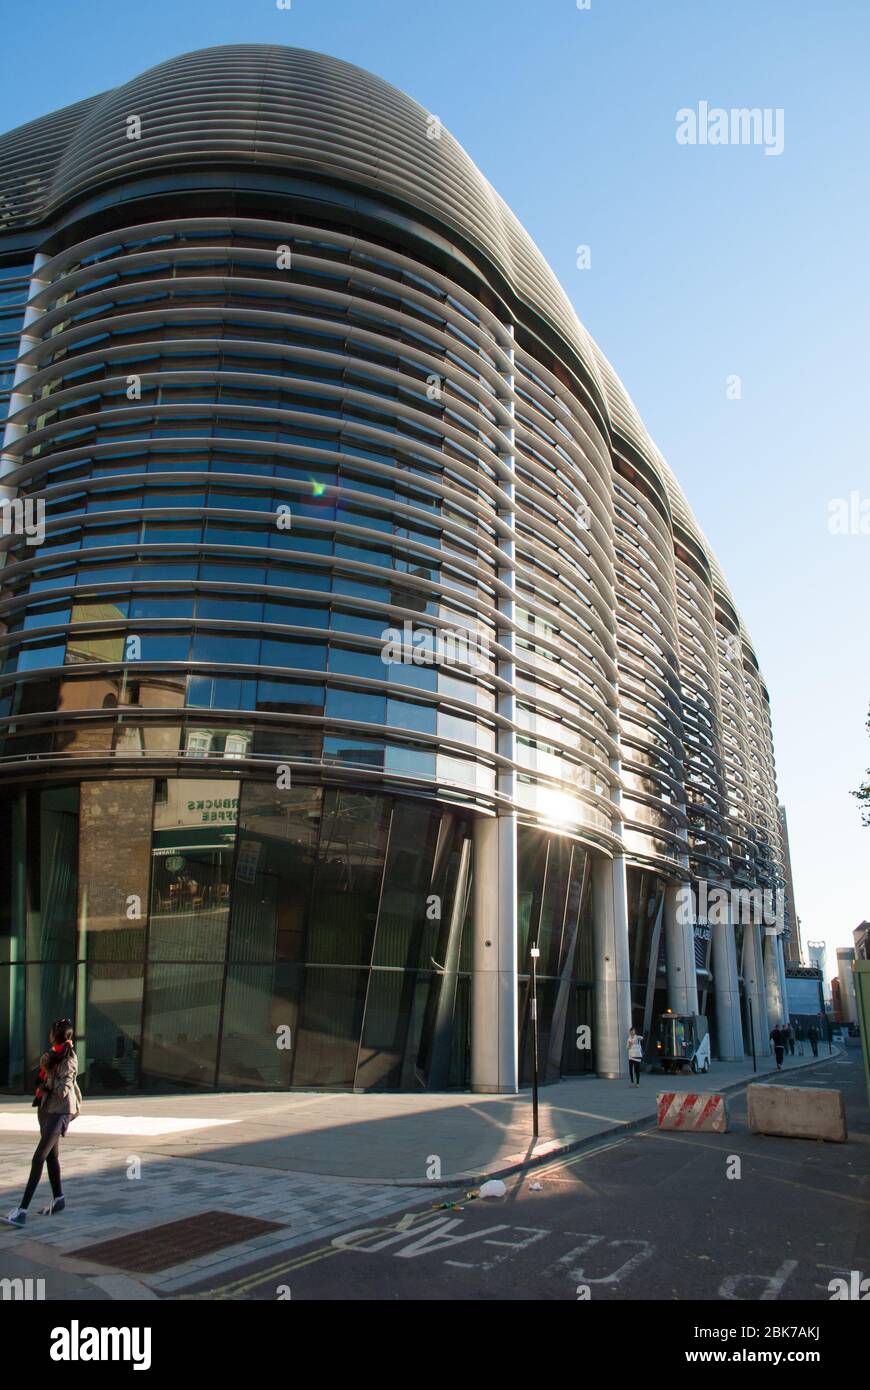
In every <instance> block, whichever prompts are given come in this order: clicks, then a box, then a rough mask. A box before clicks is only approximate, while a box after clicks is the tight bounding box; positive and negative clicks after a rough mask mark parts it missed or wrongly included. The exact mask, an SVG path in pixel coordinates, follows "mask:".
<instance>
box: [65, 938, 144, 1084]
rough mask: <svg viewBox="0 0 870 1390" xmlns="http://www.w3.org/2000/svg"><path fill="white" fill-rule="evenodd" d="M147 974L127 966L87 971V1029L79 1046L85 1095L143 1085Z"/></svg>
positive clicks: (130, 965)
mask: <svg viewBox="0 0 870 1390" xmlns="http://www.w3.org/2000/svg"><path fill="white" fill-rule="evenodd" d="M144 974H145V969H144V966H142V965H134V964H129V963H124V962H121V963H118V964H105V965H91V966H89V967H88V972H87V1027H86V1033H85V1038H84V1042H82V1041H81V1040H79V1041H78V1042H77V1044H76V1046H77V1050H78V1054H79V1066H80V1067H81V1069H82V1073H83V1075H82V1077H81V1085H82V1089H83V1090H86V1091H87V1092H88V1093H89V1094H93V1093H95V1092H106V1093H108V1094H116V1093H118V1092H119V1091H126V1090H130V1089H131V1088H133V1087H136V1086H138V1084H139V1074H140V1063H141V1058H142V1051H141V1048H142V988H143V983H144Z"/></svg>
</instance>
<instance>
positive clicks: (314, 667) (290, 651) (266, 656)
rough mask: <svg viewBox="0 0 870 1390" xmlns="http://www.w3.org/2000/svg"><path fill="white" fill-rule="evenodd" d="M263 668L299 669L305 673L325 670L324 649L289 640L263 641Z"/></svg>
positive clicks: (261, 659)
mask: <svg viewBox="0 0 870 1390" xmlns="http://www.w3.org/2000/svg"><path fill="white" fill-rule="evenodd" d="M260 661H261V665H263V666H286V667H288V668H291V667H300V668H301V669H302V670H306V671H325V670H326V647H325V646H315V645H314V644H312V643H310V642H294V641H292V640H291V639H289V638H274V639H270V640H266V639H264V640H263V645H262V656H261V658H260Z"/></svg>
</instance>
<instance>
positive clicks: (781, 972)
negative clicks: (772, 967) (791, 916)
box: [776, 935, 789, 1023]
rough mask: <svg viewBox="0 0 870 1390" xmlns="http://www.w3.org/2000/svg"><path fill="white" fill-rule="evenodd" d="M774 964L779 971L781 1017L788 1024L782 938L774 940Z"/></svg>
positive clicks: (783, 943) (786, 982) (786, 986)
mask: <svg viewBox="0 0 870 1390" xmlns="http://www.w3.org/2000/svg"><path fill="white" fill-rule="evenodd" d="M776 964H777V968H778V969H779V988H780V993H781V994H782V1016H783V1018H784V1019H785V1021H786V1023H788V1014H789V1005H788V979H787V977H786V973H785V942H784V941H783V939H782V936H779V935H778V936H777V938H776Z"/></svg>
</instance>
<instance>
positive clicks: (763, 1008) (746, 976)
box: [743, 922, 770, 1057]
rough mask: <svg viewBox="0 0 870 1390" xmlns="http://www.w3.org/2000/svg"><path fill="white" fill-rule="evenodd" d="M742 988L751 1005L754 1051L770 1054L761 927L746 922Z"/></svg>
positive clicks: (762, 1054) (764, 1055) (760, 1053)
mask: <svg viewBox="0 0 870 1390" xmlns="http://www.w3.org/2000/svg"><path fill="white" fill-rule="evenodd" d="M743 987H744V989H745V991H746V998H747V1000H748V1001H749V1002H750V1003H751V1004H752V1023H753V1033H754V1036H755V1051H756V1053H757V1054H758V1056H759V1057H766V1056H768V1055H769V1053H770V1025H769V1024H768V1021H767V1001H766V998H765V993H764V961H763V959H762V955H761V927H759V926H758V924H757V923H755V922H747V924H746V926H745V927H744V928H743Z"/></svg>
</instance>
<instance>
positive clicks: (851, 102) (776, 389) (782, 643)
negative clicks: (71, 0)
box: [0, 0, 870, 974]
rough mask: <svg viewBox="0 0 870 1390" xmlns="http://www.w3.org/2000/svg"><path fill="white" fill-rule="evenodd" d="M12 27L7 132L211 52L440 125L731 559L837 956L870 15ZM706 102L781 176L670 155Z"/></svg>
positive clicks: (862, 903)
mask: <svg viewBox="0 0 870 1390" xmlns="http://www.w3.org/2000/svg"><path fill="white" fill-rule="evenodd" d="M15 13H16V22H17V26H18V29H17V32H16V23H14V22H13V21H12V19H11V15H10V14H9V13H7V15H6V18H5V21H4V25H3V30H4V33H3V37H4V50H5V51H4V62H3V83H2V86H0V128H2V129H8V128H10V127H12V126H15V125H20V124H22V123H23V122H24V121H27V120H30V119H32V118H33V117H36V116H40V115H42V114H44V113H45V112H46V111H48V110H52V109H55V108H56V107H59V106H62V105H65V104H67V103H69V102H73V101H77V100H78V99H80V98H81V97H85V96H90V95H91V94H93V93H95V92H98V91H102V90H104V89H105V88H107V87H112V86H116V85H117V84H118V83H120V82H124V81H126V80H127V79H128V78H130V77H133V76H134V75H135V74H136V73H138V72H140V71H141V70H142V69H143V68H146V67H149V66H151V65H152V64H154V63H158V62H161V61H162V60H163V59H165V58H168V57H171V56H172V55H174V54H176V53H181V52H185V51H187V50H189V49H193V48H204V47H208V46H210V45H213V44H225V43H286V44H291V45H298V46H300V47H303V48H313V49H319V50H321V51H324V52H327V53H331V54H333V55H335V56H336V57H340V58H345V59H347V60H349V61H351V62H354V63H358V64H360V65H361V66H362V67H366V68H369V69H371V70H372V71H373V72H376V73H378V74H380V76H382V77H384V78H386V79H387V80H389V81H391V82H393V83H395V84H396V85H397V86H398V87H401V88H403V89H404V90H405V91H407V92H409V93H410V94H411V95H412V96H413V97H415V98H416V99H417V100H418V101H420V102H421V103H422V104H423V105H424V106H425V107H427V108H428V109H429V110H430V111H431V112H433V113H434V114H436V115H438V116H440V118H441V120H442V121H443V123H444V124H445V125H446V126H447V127H448V129H449V130H450V131H451V132H452V133H453V135H455V137H456V138H457V139H458V140H459V141H460V142H461V143H462V144H463V145H464V146H465V148H466V149H467V150H468V152H469V153H470V154H471V156H472V158H473V159H474V160H475V161H476V162H477V164H478V165H479V167H480V168H481V169H482V170H483V172H484V173H485V174H486V175H487V177H488V178H489V179H490V180H491V181H492V183H493V184H494V185H495V187H496V188H497V189H498V190H499V192H500V193H501V194H502V195H503V196H504V198H505V199H506V200H507V202H508V203H509V204H510V205H511V206H512V207H513V208H514V210H515V211H516V213H517V214H518V216H519V217H520V218H521V220H522V221H523V222H524V223H525V225H526V227H527V228H528V230H529V231H530V233H531V235H532V236H533V238H534V239H535V241H536V242H537V243H538V245H539V246H540V247H541V249H542V251H543V252H544V254H545V255H546V256H547V258H548V259H549V261H550V263H551V265H552V266H553V268H554V269H555V271H556V273H557V275H558V276H559V278H560V279H561V281H562V283H563V285H564V286H565V288H566V290H567V292H568V294H569V295H570V296H571V298H572V299H573V301H574V304H575V305H576V308H577V311H578V313H579V315H580V317H581V319H582V320H583V321H584V323H585V324H586V326H587V327H588V328H589V330H590V332H591V333H592V334H593V335H594V336H595V337H596V338H597V339H598V341H599V342H600V344H601V346H602V347H603V349H604V351H605V352H606V353H607V354H608V356H609V357H610V358H611V360H612V361H613V363H614V365H615V367H616V369H617V371H618V372H619V373H620V375H621V376H622V378H623V380H624V381H625V383H626V385H627V387H628V390H629V391H630V393H631V395H632V396H633V398H634V400H635V403H636V404H637V406H638V408H639V410H640V412H641V414H642V416H643V418H644V420H645V422H646V424H647V427H648V428H649V430H650V432H651V434H652V436H653V438H654V439H655V440H656V442H657V443H658V445H659V447H660V448H661V449H662V451H663V453H664V454H665V456H666V457H667V459H668V460H669V462H670V464H671V466H672V468H673V469H674V471H675V472H676V474H677V476H678V477H679V479H680V481H681V483H682V485H683V487H684V488H685V490H686V493H687V494H688V497H689V500H690V502H691V504H692V506H693V507H694V510H695V513H696V515H697V517H698V520H699V522H700V524H701V526H702V527H703V529H704V531H705V532H706V534H707V536H708V537H709V539H710V541H711V542H712V544H713V546H714V549H715V550H716V552H717V554H718V556H719V558H720V561H721V562H722V566H723V568H724V570H725V573H726V575H727V577H728V580H729V583H730V585H731V588H732V591H733V593H734V596H735V598H736V600H737V603H738V605H739V606H740V608H741V610H742V612H743V615H744V618H745V620H746V623H747V626H748V627H749V630H750V632H751V634H752V637H753V640H754V642H755V646H756V650H757V651H758V654H759V658H760V660H761V664H762V668H763V670H764V673H765V676H766V679H767V681H768V685H769V687H770V691H771V696H772V701H773V713H774V721H775V724H774V733H775V738H776V751H777V760H778V774H779V787H780V795H781V797H782V799H783V800H784V801H785V803H786V805H787V808H788V813H789V823H790V829H791V841H792V857H793V862H794V871H795V880H796V891H797V902H798V911H799V913H800V915H801V917H802V919H803V926H804V935H805V937H807V936H809V937H811V938H825V939H827V941H828V943H829V960H830V956H831V955H832V950H831V948H832V947H833V945H835V944H839V945H843V944H851V929H852V927H853V926H855V925H857V923H858V922H859V921H861V919H862V918H870V829H867V830H862V829H861V826H860V817H859V813H858V807H857V804H856V803H855V802H854V800H853V799H852V798H851V797H850V796H849V794H848V793H849V789H850V788H851V787H854V786H856V785H857V783H858V781H859V779H860V778H861V776H862V774H863V772H864V769H865V768H866V767H867V766H868V764H870V739H868V738H867V736H866V734H865V731H864V720H865V716H866V712H867V705H868V700H870V642H868V622H867V606H868V605H867V593H868V571H870V535H864V536H862V535H854V536H849V535H847V536H832V535H830V534H829V532H828V504H829V502H830V501H831V500H832V499H834V498H838V497H842V498H847V497H848V496H849V494H850V492H852V491H853V490H857V491H858V493H859V494H860V497H861V498H863V499H870V446H868V439H867V432H866V411H867V402H868V395H870V392H868V380H870V349H868V320H870V315H868V305H870V293H868V278H870V277H868V264H870V261H868V255H867V237H868V226H870V198H868V158H867V151H868V149H870V115H868V111H870V103H868V96H867V94H868V70H870V42H868V39H870V5H868V4H867V0H826V3H825V4H796V3H795V0H718V3H714V0H592V5H591V9H590V10H588V11H586V10H578V9H577V7H576V4H575V0H439V3H437V4H428V3H409V0H292V7H291V8H290V9H289V10H279V9H278V8H277V6H276V4H275V0H147V3H145V4H141V5H119V4H118V3H117V0H80V3H77V4H74V5H63V4H53V5H50V6H46V7H41V6H37V7H35V8H34V7H26V6H20V7H16V10H15ZM35 52H36V53H37V54H38V57H35V56H34V54H35ZM702 100H703V101H708V102H709V103H710V105H711V106H723V107H728V108H730V107H732V106H738V107H742V106H750V107H751V106H760V107H771V108H777V107H781V108H783V110H784V113H785V126H784V130H785V148H784V152H783V153H782V154H781V155H780V156H778V157H770V156H765V154H764V152H763V150H762V149H760V148H757V147H739V146H737V147H711V146H706V147H701V146H696V147H681V146H679V145H678V144H677V143H676V140H675V115H676V112H677V110H678V109H680V108H682V107H697V104H698V102H700V101H702ZM580 243H583V244H588V245H589V246H590V247H591V259H592V265H591V269H590V270H587V271H580V270H578V269H577V268H576V265H575V255H576V252H575V248H576V247H577V245H578V244H580ZM732 374H736V375H739V376H740V378H741V381H742V399H740V400H739V401H737V400H729V399H727V397H726V378H727V377H728V376H730V375H732ZM830 973H831V971H830V970H829V974H830Z"/></svg>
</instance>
